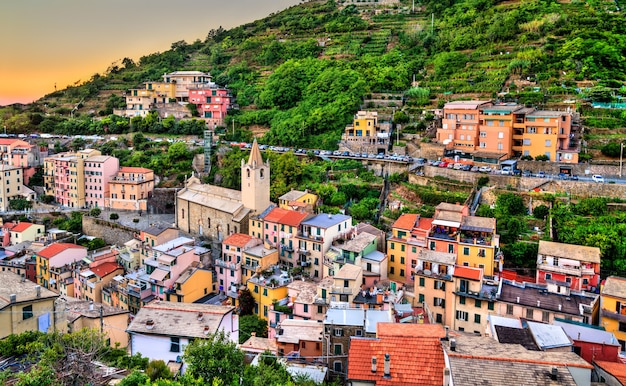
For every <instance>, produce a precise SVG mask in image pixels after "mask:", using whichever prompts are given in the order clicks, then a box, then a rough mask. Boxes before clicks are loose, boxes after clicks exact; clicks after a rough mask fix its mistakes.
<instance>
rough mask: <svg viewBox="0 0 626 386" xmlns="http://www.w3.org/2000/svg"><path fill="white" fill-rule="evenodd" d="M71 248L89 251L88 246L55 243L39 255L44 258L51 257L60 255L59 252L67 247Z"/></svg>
mask: <svg viewBox="0 0 626 386" xmlns="http://www.w3.org/2000/svg"><path fill="white" fill-rule="evenodd" d="M70 248H77V249H84V250H85V251H87V248H85V247H81V246H80V245H76V244H69V243H54V244H50V245H49V246H48V247H46V248H44V249H42V250H41V251H39V253H38V255H39V256H41V257H43V258H44V259H50V258H52V257H54V256H56V255H58V254H59V253H61V252H63V251H65V250H66V249H70Z"/></svg>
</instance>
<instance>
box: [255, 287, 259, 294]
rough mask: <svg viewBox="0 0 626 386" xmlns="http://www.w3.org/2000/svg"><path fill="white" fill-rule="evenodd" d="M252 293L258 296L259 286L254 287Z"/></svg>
mask: <svg viewBox="0 0 626 386" xmlns="http://www.w3.org/2000/svg"><path fill="white" fill-rule="evenodd" d="M254 293H255V294H258V293H259V286H258V285H255V286H254Z"/></svg>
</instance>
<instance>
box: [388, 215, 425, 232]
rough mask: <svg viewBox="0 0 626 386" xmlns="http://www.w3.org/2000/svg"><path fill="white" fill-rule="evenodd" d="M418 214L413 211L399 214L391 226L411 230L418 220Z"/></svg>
mask: <svg viewBox="0 0 626 386" xmlns="http://www.w3.org/2000/svg"><path fill="white" fill-rule="evenodd" d="M419 217H420V215H419V214H414V213H405V214H402V215H400V217H398V219H397V220H396V221H395V222H394V223H393V225H392V226H391V227H392V228H398V229H405V230H409V231H410V230H411V229H413V227H414V226H415V224H416V223H417V222H418V220H419Z"/></svg>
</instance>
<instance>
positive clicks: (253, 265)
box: [241, 245, 278, 283]
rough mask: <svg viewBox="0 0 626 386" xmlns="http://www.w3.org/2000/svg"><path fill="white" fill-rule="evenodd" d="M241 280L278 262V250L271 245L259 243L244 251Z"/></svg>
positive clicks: (244, 280)
mask: <svg viewBox="0 0 626 386" xmlns="http://www.w3.org/2000/svg"><path fill="white" fill-rule="evenodd" d="M241 263H242V264H241V282H242V283H245V282H247V281H248V280H249V279H251V278H252V277H253V276H254V275H255V274H257V273H259V272H261V271H264V270H268V269H270V268H271V267H272V266H274V265H277V264H278V250H277V249H273V248H269V245H257V246H254V247H252V248H249V249H246V250H244V251H243V253H242V256H241Z"/></svg>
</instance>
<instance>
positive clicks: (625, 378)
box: [594, 361, 626, 385]
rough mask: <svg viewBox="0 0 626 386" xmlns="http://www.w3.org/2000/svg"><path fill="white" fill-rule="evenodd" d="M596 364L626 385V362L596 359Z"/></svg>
mask: <svg viewBox="0 0 626 386" xmlns="http://www.w3.org/2000/svg"><path fill="white" fill-rule="evenodd" d="M594 363H595V365H596V366H598V367H599V368H601V369H602V370H604V371H606V372H607V373H609V374H611V375H612V376H614V377H615V378H617V379H618V381H619V382H620V383H621V384H622V385H626V364H623V363H616V362H606V361H595V362H594Z"/></svg>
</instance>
